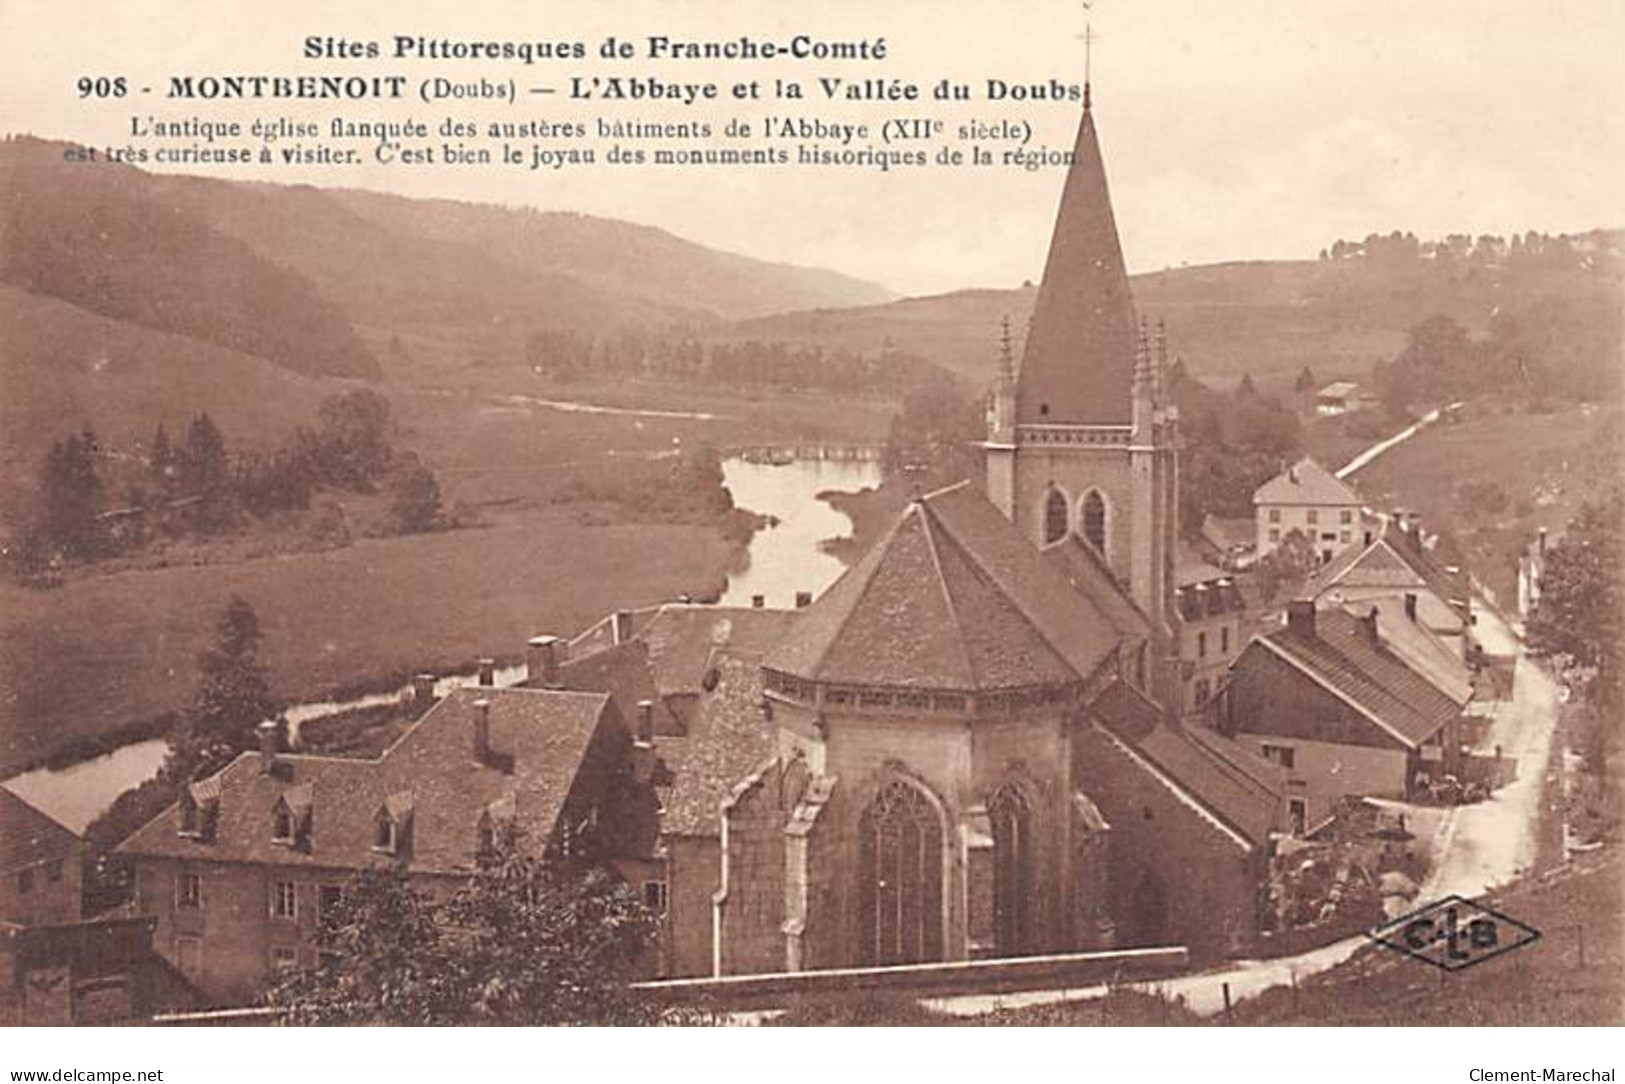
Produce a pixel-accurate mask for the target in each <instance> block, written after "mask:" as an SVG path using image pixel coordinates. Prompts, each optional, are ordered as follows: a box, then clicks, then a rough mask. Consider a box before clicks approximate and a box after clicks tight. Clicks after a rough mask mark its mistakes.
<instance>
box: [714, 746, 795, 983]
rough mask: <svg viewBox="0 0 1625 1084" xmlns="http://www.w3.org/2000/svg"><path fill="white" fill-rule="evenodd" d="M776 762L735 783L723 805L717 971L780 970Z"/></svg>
mask: <svg viewBox="0 0 1625 1084" xmlns="http://www.w3.org/2000/svg"><path fill="white" fill-rule="evenodd" d="M779 775H780V771H779V768H778V763H777V762H776V761H775V762H774V763H773V764H772V765H769V766H768V767H766V768H764V769H762V770H761V771H760V772H758V773H757V774H756V775H754V776H752V777H751V778H750V779H748V780H747V781H745V782H744V783H741V784H740V785H739V787H738V788H736V789H735V791H734V797H733V800H732V801H731V802H729V803H727V804H725V805H724V806H723V810H722V817H723V821H724V823H725V824H726V825H727V829H726V831H725V833H724V837H723V838H724V844H723V845H724V847H725V849H726V852H727V853H726V855H725V856H724V861H725V863H726V877H727V880H726V883H725V884H724V885H723V892H724V896H723V899H722V901H721V903H720V906H721V908H722V912H721V921H720V923H719V925H720V928H721V936H722V973H723V974H725V975H748V974H758V973H761V972H772V971H783V970H784V969H785V952H784V930H783V927H784V919H785V912H784V826H785V821H786V819H787V814H786V811H785V810H784V808H783V807H782V806H781V804H780V802H779V793H778V791H779V787H778V782H779Z"/></svg>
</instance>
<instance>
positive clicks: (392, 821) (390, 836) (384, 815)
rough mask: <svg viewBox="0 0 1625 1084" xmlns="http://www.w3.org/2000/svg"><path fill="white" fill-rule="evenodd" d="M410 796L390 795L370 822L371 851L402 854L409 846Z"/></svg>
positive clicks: (410, 826)
mask: <svg viewBox="0 0 1625 1084" xmlns="http://www.w3.org/2000/svg"><path fill="white" fill-rule="evenodd" d="M411 833H412V795H411V794H410V793H409V792H405V791H403V792H401V793H399V794H391V795H390V796H389V797H388V798H386V799H384V804H383V805H381V806H379V807H378V813H377V814H376V815H375V816H374V817H373V820H372V849H373V851H374V852H375V853H377V854H393V855H399V854H404V853H405V852H406V851H407V850H408V848H409V847H410V846H411Z"/></svg>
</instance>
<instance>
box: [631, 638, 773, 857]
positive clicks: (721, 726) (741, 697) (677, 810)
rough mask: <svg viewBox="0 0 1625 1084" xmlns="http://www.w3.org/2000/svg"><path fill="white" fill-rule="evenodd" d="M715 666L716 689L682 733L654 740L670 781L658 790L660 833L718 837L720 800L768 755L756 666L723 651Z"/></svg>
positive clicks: (705, 696) (768, 741) (770, 752)
mask: <svg viewBox="0 0 1625 1084" xmlns="http://www.w3.org/2000/svg"><path fill="white" fill-rule="evenodd" d="M715 662H716V668H717V684H716V687H715V688H714V689H712V690H711V691H710V692H708V693H705V694H703V695H702V696H701V698H700V704H699V710H698V711H697V712H696V713H695V718H694V723H693V725H692V726H691V727H690V729H689V732H688V734H687V735H686V736H685V737H681V738H659V739H657V740H656V742H655V748H656V750H657V751H658V752H659V754H660V759H661V760H662V761H664V762H665V765H666V768H667V769H668V771H669V772H670V778H671V783H670V785H669V786H668V787H666V788H664V789H663V790H662V792H661V805H662V806H663V807H664V808H665V813H664V815H663V816H662V817H661V820H660V827H661V831H662V832H663V833H668V834H671V835H679V836H715V835H717V834H719V832H720V831H721V828H720V823H721V821H720V810H721V807H722V802H723V800H724V799H726V798H727V797H728V795H729V794H730V793H731V792H732V790H733V788H734V786H735V785H736V784H737V783H738V782H739V781H740V780H741V779H744V778H745V777H746V776H748V775H750V774H751V773H752V772H754V771H755V770H756V769H757V768H759V767H760V766H761V765H762V763H763V762H765V761H767V760H768V759H770V758H771V757H772V756H773V752H774V744H773V731H772V728H771V726H769V724H768V723H767V721H766V719H765V718H764V717H763V714H762V667H761V664H760V662H759V661H758V660H755V659H752V658H747V657H741V656H738V655H734V654H732V653H728V652H724V653H720V654H719V655H718V656H717V658H716V660H715Z"/></svg>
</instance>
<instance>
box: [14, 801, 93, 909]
mask: <svg viewBox="0 0 1625 1084" xmlns="http://www.w3.org/2000/svg"><path fill="white" fill-rule="evenodd" d="M84 851H85V845H84V841H83V840H82V839H80V838H79V837H78V836H77V835H76V834H75V833H74V832H72V831H71V830H70V829H68V828H67V826H65V825H63V824H60V823H58V822H57V821H56V820H55V819H54V818H52V817H50V816H48V815H47V814H45V813H44V812H42V811H41V810H39V809H36V808H35V807H34V806H32V805H30V804H29V803H28V802H25V801H23V799H21V798H19V797H17V795H15V794H13V793H12V792H11V791H9V790H7V789H6V788H4V787H0V922H3V923H11V924H13V925H16V926H39V925H45V924H49V923H62V922H77V921H78V920H79V917H80V914H81V912H82V908H83V901H82V899H81V885H82V883H83V877H82V871H81V869H80V866H81V863H82V862H83V859H84Z"/></svg>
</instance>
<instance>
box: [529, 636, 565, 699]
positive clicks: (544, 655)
mask: <svg viewBox="0 0 1625 1084" xmlns="http://www.w3.org/2000/svg"><path fill="white" fill-rule="evenodd" d="M563 644H564V641H562V640H560V639H559V638H558V637H557V636H532V637H531V638H530V639H529V640H526V641H525V679H526V680H527V681H529V682H530V684H532V685H540V686H542V687H544V688H552V687H554V686H556V685H557V684H558V683H559V655H560V654H561V653H562V649H563Z"/></svg>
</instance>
